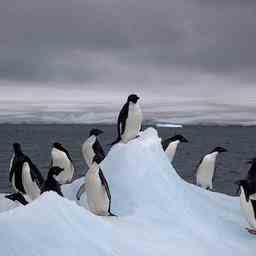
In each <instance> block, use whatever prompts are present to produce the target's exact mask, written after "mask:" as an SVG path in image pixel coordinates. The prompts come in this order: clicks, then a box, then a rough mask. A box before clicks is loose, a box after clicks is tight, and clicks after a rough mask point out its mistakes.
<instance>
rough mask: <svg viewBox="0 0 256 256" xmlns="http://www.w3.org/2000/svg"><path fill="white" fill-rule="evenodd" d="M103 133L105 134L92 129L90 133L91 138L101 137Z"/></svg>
mask: <svg viewBox="0 0 256 256" xmlns="http://www.w3.org/2000/svg"><path fill="white" fill-rule="evenodd" d="M102 133H103V131H102V130H100V129H91V130H90V133H89V136H92V135H95V136H98V135H100V134H102Z"/></svg>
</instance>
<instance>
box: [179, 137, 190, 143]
mask: <svg viewBox="0 0 256 256" xmlns="http://www.w3.org/2000/svg"><path fill="white" fill-rule="evenodd" d="M181 142H183V143H188V142H189V141H188V140H187V139H186V138H183V139H182V141H181Z"/></svg>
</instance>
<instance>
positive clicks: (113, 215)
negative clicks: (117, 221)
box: [108, 211, 118, 217]
mask: <svg viewBox="0 0 256 256" xmlns="http://www.w3.org/2000/svg"><path fill="white" fill-rule="evenodd" d="M108 216H110V217H118V216H117V215H115V214H114V213H112V212H110V211H109V212H108Z"/></svg>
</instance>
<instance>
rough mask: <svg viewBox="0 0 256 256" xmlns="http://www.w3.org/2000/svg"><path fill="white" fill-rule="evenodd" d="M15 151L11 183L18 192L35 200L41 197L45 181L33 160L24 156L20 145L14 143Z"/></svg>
mask: <svg viewBox="0 0 256 256" xmlns="http://www.w3.org/2000/svg"><path fill="white" fill-rule="evenodd" d="M13 149H14V155H13V157H12V159H11V163H10V176H9V181H10V182H11V184H12V186H13V188H14V190H15V191H16V192H18V193H21V194H22V195H27V196H28V197H29V199H30V200H34V199H36V198H37V197H38V196H39V195H40V192H41V186H42V184H43V182H44V179H43V177H42V175H41V173H40V171H39V170H38V169H37V167H36V166H35V164H33V162H32V161H31V159H30V158H29V157H28V156H26V155H25V154H23V152H22V150H21V146H20V144H19V143H14V144H13ZM13 198H14V199H17V198H19V199H20V200H23V199H21V197H20V196H19V195H14V196H13Z"/></svg>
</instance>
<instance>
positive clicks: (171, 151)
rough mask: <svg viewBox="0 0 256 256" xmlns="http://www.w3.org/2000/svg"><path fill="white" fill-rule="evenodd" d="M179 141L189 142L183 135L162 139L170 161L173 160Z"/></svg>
mask: <svg viewBox="0 0 256 256" xmlns="http://www.w3.org/2000/svg"><path fill="white" fill-rule="evenodd" d="M179 143H188V140H187V139H186V138H185V137H183V136H182V135H179V134H177V135H175V136H173V137H171V138H169V139H165V140H162V146H163V150H164V151H165V153H166V155H167V156H168V158H169V160H170V162H172V161H173V159H174V156H175V153H176V150H177V147H178V145H179Z"/></svg>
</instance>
